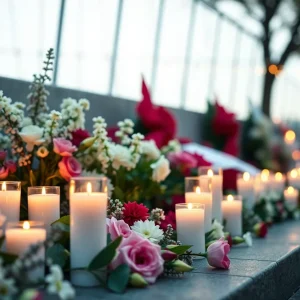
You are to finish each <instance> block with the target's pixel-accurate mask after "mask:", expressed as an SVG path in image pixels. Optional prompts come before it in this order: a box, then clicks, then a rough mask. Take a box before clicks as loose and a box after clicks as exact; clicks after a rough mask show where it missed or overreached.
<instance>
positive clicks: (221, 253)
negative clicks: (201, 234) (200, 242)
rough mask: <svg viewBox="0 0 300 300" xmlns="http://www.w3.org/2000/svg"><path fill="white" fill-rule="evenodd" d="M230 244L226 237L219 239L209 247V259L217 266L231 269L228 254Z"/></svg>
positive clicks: (210, 262)
mask: <svg viewBox="0 0 300 300" xmlns="http://www.w3.org/2000/svg"><path fill="white" fill-rule="evenodd" d="M229 251H230V246H229V245H228V242H227V241H225V240H224V238H221V239H219V240H218V241H216V242H214V243H213V244H211V245H210V246H209V247H208V248H207V261H208V263H209V264H210V265H211V266H212V267H215V268H220V269H229V266H230V259H229V258H228V256H227V254H228V252H229Z"/></svg>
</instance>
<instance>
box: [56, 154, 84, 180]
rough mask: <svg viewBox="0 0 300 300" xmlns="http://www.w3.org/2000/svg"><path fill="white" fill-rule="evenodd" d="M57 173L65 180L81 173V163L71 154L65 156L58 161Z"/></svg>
mask: <svg viewBox="0 0 300 300" xmlns="http://www.w3.org/2000/svg"><path fill="white" fill-rule="evenodd" d="M58 168H59V173H60V175H61V177H63V178H64V179H65V180H66V181H69V180H70V179H71V177H76V176H79V175H80V174H81V171H82V169H81V165H80V163H79V162H78V160H77V159H76V158H74V157H73V156H65V157H63V158H62V160H61V161H60V162H59V163H58Z"/></svg>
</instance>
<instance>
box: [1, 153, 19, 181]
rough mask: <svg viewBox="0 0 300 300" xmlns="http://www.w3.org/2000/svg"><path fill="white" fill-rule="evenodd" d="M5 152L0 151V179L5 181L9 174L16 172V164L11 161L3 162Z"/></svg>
mask: <svg viewBox="0 0 300 300" xmlns="http://www.w3.org/2000/svg"><path fill="white" fill-rule="evenodd" d="M5 159H6V151H4V150H0V179H6V178H7V176H8V175H9V174H10V173H11V174H13V173H15V172H16V171H17V164H16V163H15V162H14V161H13V160H5Z"/></svg>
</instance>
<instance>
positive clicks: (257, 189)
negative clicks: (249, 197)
mask: <svg viewBox="0 0 300 300" xmlns="http://www.w3.org/2000/svg"><path fill="white" fill-rule="evenodd" d="M263 192H264V183H263V182H262V180H261V174H257V175H256V176H255V179H254V194H255V200H256V202H257V201H258V200H259V199H260V197H261V195H262V194H263Z"/></svg>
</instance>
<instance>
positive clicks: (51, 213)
mask: <svg viewBox="0 0 300 300" xmlns="http://www.w3.org/2000/svg"><path fill="white" fill-rule="evenodd" d="M28 217H29V220H31V221H37V222H43V223H44V224H45V227H46V230H47V233H49V232H50V230H51V224H52V223H53V222H54V221H56V220H58V219H59V218H60V188H59V187H58V186H43V187H42V186H34V187H29V188H28Z"/></svg>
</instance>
